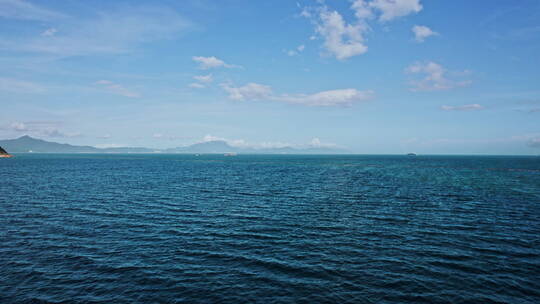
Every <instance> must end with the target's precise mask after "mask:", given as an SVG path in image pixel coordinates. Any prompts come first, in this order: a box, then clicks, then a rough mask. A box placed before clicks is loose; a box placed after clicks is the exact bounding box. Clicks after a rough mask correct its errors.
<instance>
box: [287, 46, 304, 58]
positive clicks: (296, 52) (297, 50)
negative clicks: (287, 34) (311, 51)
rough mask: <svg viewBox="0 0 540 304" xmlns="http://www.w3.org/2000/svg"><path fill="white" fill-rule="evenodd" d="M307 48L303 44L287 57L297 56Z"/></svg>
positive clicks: (289, 52) (288, 53) (290, 51)
mask: <svg viewBox="0 0 540 304" xmlns="http://www.w3.org/2000/svg"><path fill="white" fill-rule="evenodd" d="M305 48H306V46H305V45H303V44H302V45H299V46H297V47H296V49H294V50H289V51H287V55H289V56H296V55H298V54H299V53H301V52H303V51H304V49H305Z"/></svg>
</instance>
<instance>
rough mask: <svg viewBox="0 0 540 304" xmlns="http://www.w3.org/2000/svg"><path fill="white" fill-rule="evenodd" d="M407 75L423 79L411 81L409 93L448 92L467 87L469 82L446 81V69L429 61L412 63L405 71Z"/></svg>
mask: <svg viewBox="0 0 540 304" xmlns="http://www.w3.org/2000/svg"><path fill="white" fill-rule="evenodd" d="M405 71H406V72H407V73H409V74H420V75H424V77H423V78H420V79H413V80H412V81H411V84H412V87H411V88H410V90H411V91H439V90H449V89H452V88H456V87H463V86H467V85H469V84H470V83H471V82H470V81H468V80H464V81H455V80H451V79H448V77H447V76H446V74H447V71H446V69H445V68H444V67H443V66H441V65H440V64H438V63H435V62H432V61H429V62H425V63H420V62H417V63H414V64H412V65H411V66H409V67H408V68H407V69H406V70H405Z"/></svg>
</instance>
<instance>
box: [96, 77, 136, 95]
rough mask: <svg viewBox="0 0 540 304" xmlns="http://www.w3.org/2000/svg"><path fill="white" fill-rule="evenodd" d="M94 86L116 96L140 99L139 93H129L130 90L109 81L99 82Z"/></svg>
mask: <svg viewBox="0 0 540 304" xmlns="http://www.w3.org/2000/svg"><path fill="white" fill-rule="evenodd" d="M95 84H96V85H99V86H101V87H103V88H105V89H106V90H107V91H109V92H111V93H113V94H116V95H120V96H124V97H129V98H139V97H141V95H140V94H139V93H137V92H134V91H131V90H129V89H127V88H125V87H124V86H122V85H119V84H117V83H114V82H112V81H109V80H99V81H97V82H96V83H95Z"/></svg>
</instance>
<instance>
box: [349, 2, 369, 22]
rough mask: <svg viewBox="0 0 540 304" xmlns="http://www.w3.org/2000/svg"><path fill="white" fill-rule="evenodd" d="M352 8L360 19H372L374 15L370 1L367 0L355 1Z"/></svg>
mask: <svg viewBox="0 0 540 304" xmlns="http://www.w3.org/2000/svg"><path fill="white" fill-rule="evenodd" d="M351 9H353V10H354V15H355V16H356V18H358V19H371V18H373V16H374V15H373V11H372V10H371V7H370V5H369V3H368V2H367V1H365V0H356V1H354V2H353V4H352V5H351Z"/></svg>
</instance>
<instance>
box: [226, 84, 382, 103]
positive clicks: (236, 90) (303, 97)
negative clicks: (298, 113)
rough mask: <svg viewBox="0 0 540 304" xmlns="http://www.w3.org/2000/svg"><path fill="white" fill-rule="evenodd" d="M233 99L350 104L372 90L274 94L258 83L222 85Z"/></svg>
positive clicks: (367, 94) (363, 97) (367, 96)
mask: <svg viewBox="0 0 540 304" xmlns="http://www.w3.org/2000/svg"><path fill="white" fill-rule="evenodd" d="M222 87H223V89H225V91H227V92H228V93H229V98H230V99H233V100H262V99H266V100H270V101H279V102H287V103H293V104H301V105H307V106H350V105H352V104H353V103H355V102H361V101H366V100H369V99H371V98H372V97H373V92H372V91H359V90H357V89H339V90H329V91H322V92H318V93H314V94H282V95H276V94H274V93H273V91H272V88H271V87H270V86H267V85H262V84H258V83H248V84H246V85H244V86H241V87H232V86H230V85H225V84H223V85H222Z"/></svg>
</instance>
